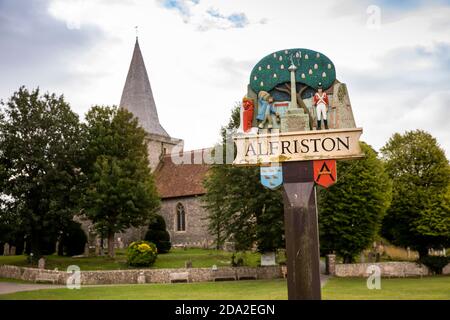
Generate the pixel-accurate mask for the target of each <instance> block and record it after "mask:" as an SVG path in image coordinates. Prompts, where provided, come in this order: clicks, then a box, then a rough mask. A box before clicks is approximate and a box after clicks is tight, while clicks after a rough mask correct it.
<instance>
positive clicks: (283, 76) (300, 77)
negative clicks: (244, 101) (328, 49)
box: [250, 48, 336, 129]
mask: <svg viewBox="0 0 450 320" xmlns="http://www.w3.org/2000/svg"><path fill="white" fill-rule="evenodd" d="M292 63H293V64H294V65H295V66H296V67H297V70H296V72H295V82H296V90H295V91H296V93H297V105H298V107H299V108H301V109H303V111H304V112H305V114H307V115H309V121H310V129H312V116H311V114H310V113H309V111H308V108H307V107H306V105H305V103H304V102H303V98H306V93H307V91H309V94H310V93H311V92H312V90H313V89H317V86H318V84H319V82H321V83H322V86H323V88H324V90H326V89H328V88H329V87H331V86H332V85H333V83H334V81H335V80H336V70H335V68H334V64H333V62H331V60H330V59H329V58H328V57H327V56H325V55H323V54H322V53H320V52H317V51H313V50H309V49H301V48H298V49H289V50H280V51H277V52H274V53H271V54H269V55H267V56H266V57H264V58H263V59H261V60H260V61H259V62H258V63H257V64H256V65H255V67H254V68H253V70H252V72H251V74H250V87H251V88H252V90H253V91H254V92H255V93H259V92H260V91H262V90H263V91H267V92H270V93H272V94H273V95H276V94H277V93H278V94H280V93H281V94H282V95H284V96H286V98H285V99H289V100H290V95H291V75H290V71H289V66H290V65H291V64H292Z"/></svg>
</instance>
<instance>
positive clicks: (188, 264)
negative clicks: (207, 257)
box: [184, 260, 192, 269]
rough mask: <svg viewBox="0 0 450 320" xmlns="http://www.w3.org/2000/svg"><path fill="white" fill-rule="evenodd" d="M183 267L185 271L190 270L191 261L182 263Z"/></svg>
mask: <svg viewBox="0 0 450 320" xmlns="http://www.w3.org/2000/svg"><path fill="white" fill-rule="evenodd" d="M184 267H185V268H186V269H188V268H192V261H191V260H188V261H185V262H184Z"/></svg>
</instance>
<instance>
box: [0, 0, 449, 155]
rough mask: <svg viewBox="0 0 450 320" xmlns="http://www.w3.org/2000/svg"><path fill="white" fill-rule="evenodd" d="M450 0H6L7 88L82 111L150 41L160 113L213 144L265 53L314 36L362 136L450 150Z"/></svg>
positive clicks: (115, 91) (1, 27)
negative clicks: (426, 141)
mask: <svg viewBox="0 0 450 320" xmlns="http://www.w3.org/2000/svg"><path fill="white" fill-rule="evenodd" d="M449 17H450V1H448V0H447V1H444V0H441V1H438V0H436V1H430V0H428V1H418V0H417V1H414V0H411V1H406V0H405V1H387V0H371V1H365V0H347V1H335V0H329V1H312V0H308V1H301V0H277V1H260V0H221V1H214V0H28V1H26V0H0V46H1V47H0V98H1V99H3V100H7V99H8V97H10V96H11V95H12V93H13V92H14V91H15V90H17V89H18V87H19V86H20V85H26V86H27V87H28V88H34V87H37V86H39V87H40V88H41V89H42V90H44V91H50V92H55V93H58V94H64V96H65V97H66V100H67V101H68V102H69V103H70V104H71V106H72V108H73V109H74V110H75V111H76V112H77V113H79V114H80V116H81V117H83V115H84V114H85V112H86V111H87V110H88V109H89V107H90V106H91V105H93V104H103V105H106V104H108V105H112V104H116V105H117V104H118V103H119V101H120V96H121V93H122V89H123V85H124V82H125V78H126V75H127V71H128V67H129V63H130V60H131V55H132V50H133V46H134V41H135V35H136V31H135V26H139V28H138V34H139V43H140V46H141V49H142V53H143V56H144V59H145V63H146V67H147V71H148V74H149V78H150V82H151V85H152V89H153V94H154V97H155V101H156V105H157V108H158V113H159V118H160V122H161V123H162V125H163V127H164V128H165V129H166V130H167V131H168V133H169V134H170V135H171V136H173V137H176V138H181V139H184V140H185V146H186V149H197V148H202V147H209V146H211V145H213V144H214V143H216V142H217V141H218V139H219V129H220V126H221V125H224V124H225V123H227V121H228V118H229V115H230V110H231V108H232V106H233V105H234V104H235V102H236V101H239V100H241V99H242V97H243V96H244V95H245V93H246V87H247V83H248V80H249V76H250V71H251V69H252V67H253V66H254V65H255V64H256V63H257V62H258V61H259V60H260V59H261V58H263V57H264V56H265V55H267V54H269V53H271V52H274V51H277V50H281V49H289V48H308V49H312V50H316V51H319V52H322V53H323V54H325V55H327V56H328V57H329V58H330V59H331V60H332V61H333V62H334V64H335V66H336V74H337V78H338V79H339V80H340V81H341V82H344V83H346V84H347V86H348V90H349V95H350V100H351V102H352V107H353V112H354V115H355V119H356V123H357V126H361V127H363V128H364V133H363V136H362V139H363V140H365V141H366V142H368V143H369V144H371V145H372V146H373V147H375V148H376V149H379V148H380V147H381V146H382V145H384V143H385V142H386V141H387V139H388V138H389V137H390V136H391V135H392V134H393V133H395V132H404V131H405V130H412V129H423V130H426V131H428V132H430V133H431V134H432V135H433V136H435V137H436V138H437V140H438V142H439V143H440V144H441V146H442V147H443V148H444V150H446V153H447V157H449V156H450V125H449V121H450V18H449Z"/></svg>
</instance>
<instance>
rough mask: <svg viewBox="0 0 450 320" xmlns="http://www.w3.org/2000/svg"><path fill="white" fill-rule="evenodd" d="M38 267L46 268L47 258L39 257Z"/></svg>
mask: <svg viewBox="0 0 450 320" xmlns="http://www.w3.org/2000/svg"><path fill="white" fill-rule="evenodd" d="M38 268H39V269H45V258H44V257H42V258H40V259H39V261H38Z"/></svg>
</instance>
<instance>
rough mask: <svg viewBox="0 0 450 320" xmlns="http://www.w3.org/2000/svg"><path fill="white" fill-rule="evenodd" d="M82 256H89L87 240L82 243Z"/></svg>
mask: <svg viewBox="0 0 450 320" xmlns="http://www.w3.org/2000/svg"><path fill="white" fill-rule="evenodd" d="M84 256H85V257H89V244H88V243H87V242H86V244H85V245H84Z"/></svg>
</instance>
